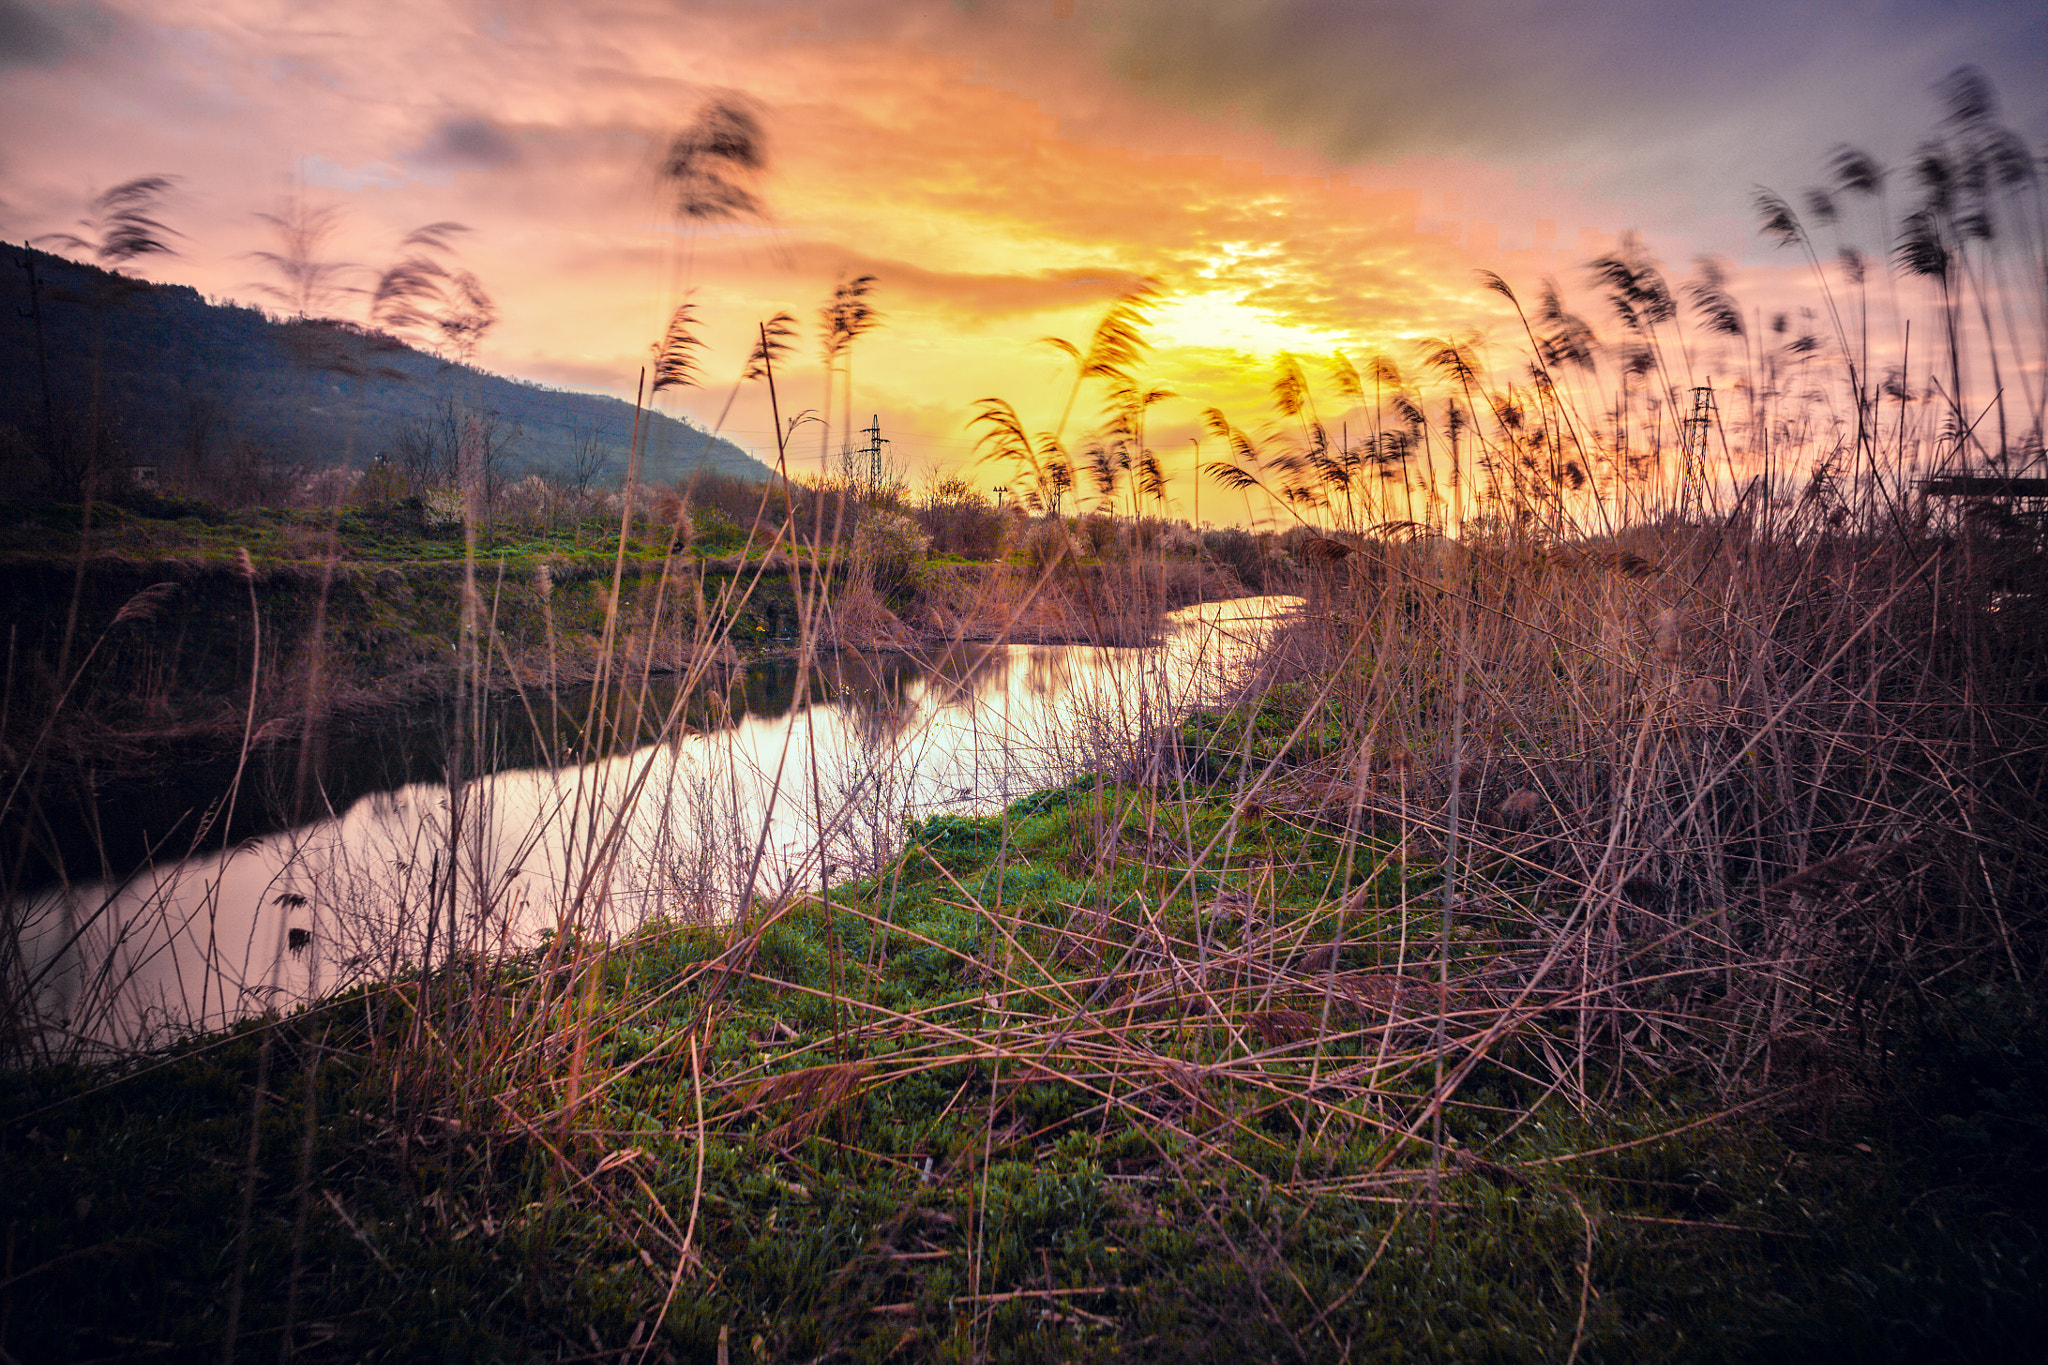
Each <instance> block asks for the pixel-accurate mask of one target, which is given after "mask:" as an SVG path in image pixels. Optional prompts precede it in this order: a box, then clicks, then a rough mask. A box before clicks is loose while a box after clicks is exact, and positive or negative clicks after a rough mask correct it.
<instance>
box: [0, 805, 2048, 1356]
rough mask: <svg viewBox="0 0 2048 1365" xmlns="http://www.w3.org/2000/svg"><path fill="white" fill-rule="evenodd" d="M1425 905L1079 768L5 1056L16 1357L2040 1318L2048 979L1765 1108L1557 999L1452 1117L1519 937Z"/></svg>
mask: <svg viewBox="0 0 2048 1365" xmlns="http://www.w3.org/2000/svg"><path fill="white" fill-rule="evenodd" d="M1438 891H1439V887H1438V884H1437V882H1436V878H1435V875H1434V873H1433V872H1432V870H1431V869H1430V868H1429V867H1427V866H1426V865H1424V864H1422V863H1421V862H1420V861H1418V860H1410V861H1407V862H1404V861H1403V860H1402V859H1401V858H1399V857H1397V856H1394V849H1393V848H1392V847H1391V846H1390V845H1388V844H1386V843H1385V842H1384V841H1376V839H1375V837H1374V836H1372V835H1369V834H1368V835H1365V836H1362V837H1360V838H1357V839H1349V838H1346V837H1343V836H1342V834H1341V832H1332V831H1331V830H1329V829H1327V828H1322V827H1319V826H1317V825H1316V823H1315V822H1313V821H1309V822H1300V821H1289V820H1288V819H1286V818H1283V817H1282V816H1280V815H1277V814H1271V813H1269V814H1266V815H1264V816H1260V817H1250V816H1247V815H1246V813H1245V812H1244V811H1242V810H1239V811H1237V812H1236V813H1235V814H1233V812H1232V809H1231V807H1230V806H1229V804H1228V803H1226V802H1222V801H1214V800H1204V799H1199V798H1197V799H1191V800H1188V801H1175V800H1169V799H1164V798H1162V797H1161V795H1160V794H1158V793H1155V792H1148V791H1138V790H1134V789H1128V788H1119V787H1113V786H1108V787H1102V788H1097V787H1096V786H1095V785H1094V784H1092V783H1090V782H1086V781H1084V782H1082V783H1078V784H1076V785H1075V786H1074V787H1070V788H1068V789H1064V790H1062V791H1058V792H1051V793H1042V794H1040V795H1038V796H1036V797H1032V798H1028V799H1027V800H1025V801H1023V802H1020V803H1018V804H1016V805H1014V806H1012V807H1011V808H1010V809H1009V810H1008V811H1006V812H1004V813H1002V814H1000V815H996V816H990V817H987V818H962V817H937V818H933V819H930V820H927V821H925V822H924V823H923V824H922V825H921V826H919V827H918V828H917V829H916V830H915V831H914V837H913V840H912V843H911V845H910V847H909V849H908V850H907V851H906V852H905V853H904V854H903V855H902V856H901V857H900V858H899V859H898V860H897V861H896V862H895V863H893V864H892V865H890V866H889V867H887V868H885V869H883V871H882V872H881V873H880V874H879V875H877V876H873V877H869V878H867V879H864V880H862V881H860V882H857V883H853V884H849V885H843V886H840V887H837V888H834V889H833V891H832V893H831V895H830V897H829V899H827V898H818V897H814V898H812V899H810V900H808V901H803V902H800V903H797V904H795V905H792V906H786V907H784V908H782V909H781V910H780V912H776V913H771V912H769V911H765V910H764V911H761V912H760V913H759V914H758V915H757V918H756V920H755V922H754V923H752V924H750V925H749V926H747V928H746V931H745V932H743V933H741V932H736V931H734V930H732V929H730V928H706V927H701V926H700V927H692V926H685V925H675V924H655V925H651V926H649V927H648V928H647V929H646V930H645V931H644V932H643V933H641V934H640V935H639V936H637V937H636V938H634V939H633V940H631V941H629V942H623V943H616V944H610V945H600V944H588V943H586V944H577V943H566V944H565V943H550V944H547V945H544V946H543V947H542V948H541V949H540V950H538V951H537V952H535V953H533V954H530V955H528V956H526V957H523V958H521V959H518V960H517V961H514V962H511V963H509V964H501V965H499V966H496V967H487V966H485V965H483V964H477V963H463V964H456V965H454V966H451V967H450V968H448V969H447V970H446V971H443V972H442V973H440V974H439V975H438V976H437V977H436V978H435V979H434V981H433V983H432V988H431V990H430V992H429V995H428V1001H429V1004H428V1007H427V1010H426V1012H425V1014H424V1015H422V1014H419V1013H416V1011H415V1009H414V1006H415V1004H416V1003H417V996H416V995H415V994H414V993H413V992H414V991H416V989H417V985H416V983H415V985H413V986H409V987H405V988H400V989H389V988H386V989H378V990H370V991H358V992H356V993H355V994H353V995H351V996H348V997H346V998H343V999H339V1000H335V1001H332V1002H330V1003H328V1004H327V1005H325V1006H323V1007H321V1008H318V1009H315V1010H310V1011H304V1012H300V1013H297V1014H294V1015H291V1016H289V1017H286V1018H283V1019H279V1020H271V1021H262V1022H256V1023H251V1024H249V1025H246V1026H244V1027H243V1028H241V1029H239V1030H237V1031H235V1032H234V1033H232V1034H229V1035H224V1036H215V1037H208V1038H199V1039H193V1040H190V1041H188V1042H185V1043H183V1044H181V1045H179V1046H177V1047H174V1048H172V1049H170V1050H169V1051H167V1052H165V1053H164V1054H162V1055H161V1056H157V1057H152V1058H149V1059H145V1060H142V1061H139V1062H135V1063H132V1064H129V1065H126V1066H123V1067H118V1068H114V1069H109V1070H87V1069H76V1068H71V1069H60V1070H49V1071H41V1072H34V1073H29V1074H20V1075H13V1076H9V1077H6V1078H5V1079H4V1080H0V1167H4V1169H5V1171H6V1172H7V1178H6V1180H5V1181H4V1182H0V1228H4V1233H5V1239H6V1240H5V1263H4V1269H0V1348H4V1350H5V1351H6V1352H7V1356H6V1358H8V1359H16V1360H22V1361H44V1360H89V1359H164V1360H174V1359H194V1360H198V1359H207V1360H212V1359H218V1358H226V1357H227V1355H228V1354H229V1351H228V1345H229V1343H228V1341H227V1339H226V1338H227V1336H228V1334H229V1326H230V1316H231V1314H232V1316H233V1332H234V1342H233V1347H234V1351H233V1354H234V1355H235V1356H236V1358H241V1359H255V1358H271V1357H275V1356H279V1354H280V1346H281V1344H283V1343H286V1342H287V1341H288V1343H289V1346H290V1347H291V1350H290V1352H289V1354H290V1355H292V1356H293V1357H294V1358H304V1359H316V1360H319V1359H336V1360H341V1359H349V1360H356V1359H379V1360H424V1359H448V1360H567V1359H579V1360H600V1359H604V1360H609V1359H619V1360H627V1359H633V1360H637V1359H650V1360H669V1359H672V1360H692V1361H695V1360H701V1361H707V1362H709V1361H713V1360H721V1361H722V1360H728V1359H729V1360H733V1361H752V1360H760V1361H769V1360H775V1361H781V1360H818V1359H834V1360H837V1359H847V1360H862V1361H886V1360H979V1359H987V1360H1003V1361H1067V1360H1111V1359H1144V1360H1212V1359H1252V1360H1294V1359H1306V1360H1318V1361H1320V1360H1358V1361H1405V1360H1441V1361H1568V1360H1573V1359H1577V1360H1582V1361H1600V1360H1608V1361H1657V1360H1671V1361H1718V1360H1730V1361H1734V1360H1745V1361H1746V1360H1785V1361H1795V1360H1796V1361H1813V1360H1844V1361H1847V1360H1856V1361H1874V1360H1900V1361H1904V1360H1914V1361H1920V1360H1935V1359H1946V1360H1988V1359H2021V1358H2027V1357H2028V1356H2029V1355H2030V1354H2032V1353H2033V1352H2034V1351H2035V1350H2036V1349H2037V1347H2038V1342H2039V1341H2040V1340H2042V1339H2043V1338H2042V1336H2041V1333H2042V1332H2043V1330H2044V1329H2048V1272H2044V1266H2043V1262H2042V1253H2043V1247H2042V1243H2041V1238H2040V1233H2039V1228H2040V1222H2039V1218H2040V1215H2041V1212H2042V1209H2043V1193H2044V1187H2043V1183H2042V1178H2041V1170H2042V1165H2043V1162H2042V1158H2043V1156H2044V1154H2048V1125H2044V1121H2043V1118H2042V1114H2043V1112H2044V1108H2048V1106H2044V1104H2043V1099H2044V1096H2048V1035H2044V1030H2043V1027H2042V1023H2041V1017H2040V1015H2039V1013H2038V1011H2036V1010H2034V1009H2033V1008H2032V1007H2031V1006H2029V1005H2028V1004H2027V1002H2025V1001H2024V1000H2022V999H2020V998H2018V997H2013V996H1991V995H1984V996H1980V997H1974V998H1972V999H1971V1000H1970V1001H1968V1002H1967V1008H1960V1007H1955V1006H1951V1007H1950V1008H1948V1009H1946V1010H1945V1011H1943V1012H1942V1013H1939V1014H1930V1015H1928V1016H1927V1017H1926V1018H1924V1019H1921V1020H1919V1021H1917V1022H1916V1023H1915V1024H1914V1026H1913V1027H1912V1028H1911V1029H1910V1030H1905V1031H1901V1032H1900V1033H1899V1034H1898V1035H1897V1036H1896V1037H1894V1038H1891V1039H1890V1040H1889V1041H1886V1042H1884V1043H1883V1045H1882V1046H1880V1045H1878V1044H1877V1043H1876V1042H1873V1043H1872V1044H1871V1045H1870V1046H1869V1047H1867V1049H1866V1050H1865V1052H1864V1053H1863V1054H1861V1055H1862V1057H1863V1060H1862V1061H1861V1062H1858V1063H1855V1064H1837V1065H1835V1066H1834V1067H1832V1068H1831V1069H1830V1070H1828V1071H1827V1072H1825V1073H1815V1074H1814V1075H1812V1076H1809V1077H1806V1078H1804V1079H1803V1080H1802V1081H1801V1082H1800V1083H1797V1084H1793V1085H1789V1086H1785V1087H1780V1088H1779V1089H1777V1090H1775V1091H1773V1092H1768V1093H1765V1092H1759V1093H1757V1094H1752V1095H1746V1096H1745V1095H1730V1094H1727V1093H1711V1092H1709V1091H1708V1090H1707V1089H1706V1088H1704V1087H1703V1086H1701V1085H1699V1084H1697V1083H1696V1081H1694V1080H1693V1079H1690V1078H1688V1077H1687V1075H1685V1074H1684V1073H1683V1071H1674V1072H1673V1073H1672V1074H1669V1075H1665V1076H1661V1077H1656V1078H1653V1079H1651V1080H1648V1081H1647V1082H1640V1083H1629V1078H1627V1077H1621V1076H1602V1075H1601V1074H1600V1065H1601V1063H1600V1059H1599V1058H1598V1057H1597V1056H1596V1057H1592V1058H1587V1059H1582V1060H1581V1061H1580V1062H1579V1063H1577V1064H1576V1065H1577V1066H1578V1068H1579V1072H1582V1073H1583V1075H1584V1081H1583V1085H1579V1084H1577V1083H1575V1084H1574V1085H1572V1086H1560V1085H1559V1084H1558V1082H1557V1080H1556V1079H1555V1077H1556V1075H1557V1072H1558V1068H1557V1067H1556V1066H1555V1065H1546V1060H1545V1059H1546V1057H1547V1058H1548V1059H1549V1062H1550V1063H1555V1062H1556V1061H1557V1060H1558V1053H1559V1052H1560V1050H1562V1049H1565V1048H1566V1047H1567V1046H1568V1042H1569V1037H1570V1023H1569V1019H1568V1017H1567V1013H1566V1012H1561V1011H1556V1010H1552V1011H1545V1010H1543V1009H1540V1008H1535V1009H1525V1010H1523V1011H1522V1012H1521V1013H1520V1014H1518V1015H1516V1016H1515V1021H1516V1022H1515V1024H1514V1026H1513V1027H1512V1028H1511V1029H1507V1030H1504V1031H1499V1036H1498V1037H1496V1038H1495V1039H1494V1040H1493V1041H1492V1042H1490V1043H1488V1044H1487V1045H1486V1048H1485V1051H1486V1053H1487V1059H1486V1060H1485V1061H1484V1062H1483V1063H1482V1064H1480V1065H1478V1066H1477V1067H1476V1068H1473V1069H1471V1070H1470V1071H1469V1073H1468V1074H1467V1075H1466V1076H1465V1077H1464V1079H1463V1082H1462V1084H1461V1085H1460V1086H1459V1088H1458V1089H1457V1091H1456V1094H1455V1096H1454V1099H1453V1102H1452V1103H1449V1104H1447V1105H1445V1106H1444V1107H1442V1108H1441V1110H1440V1111H1438V1113H1439V1114H1440V1121H1439V1119H1438V1117H1437V1116H1435V1115H1432V1113H1431V1112H1430V1110H1429V1108H1428V1106H1427V1104H1426V1099H1427V1097H1428V1096H1429V1095H1430V1094H1431V1092H1432V1089H1433V1087H1435V1086H1436V1084H1437V1080H1438V1077H1439V1075H1440V1071H1439V1067H1440V1058H1441V1059H1448V1060H1449V1061H1451V1062H1455V1061H1456V1060H1458V1059H1460V1058H1462V1057H1465V1056H1467V1055H1469V1054H1470V1053H1471V1051H1472V1050H1473V1049H1472V1047H1471V1046H1470V1045H1471V1044H1473V1043H1474V1042H1475V1039H1476V1038H1477V1037H1478V1036H1479V1034H1480V1033H1482V1032H1484V1031H1485V1030H1486V1027H1487V1026H1490V1025H1491V1024H1493V1023H1494V1022H1497V1021H1498V1020H1500V1019H1501V1018H1503V1017H1504V1016H1503V1013H1502V1008H1501V1006H1500V1005H1499V1004H1498V1001H1499V999H1500V994H1501V991H1502V989H1503V987H1502V985H1501V981H1502V973H1503V972H1504V971H1505V970H1506V967H1504V964H1511V963H1512V962H1513V960H1514V956H1515V953H1516V952H1517V951H1518V948H1517V943H1516V941H1515V932H1516V931H1515V930H1514V929H1513V927H1512V926H1507V927H1503V926H1499V925H1491V926H1478V927H1470V928H1465V929H1462V930H1461V929H1460V928H1459V927H1458V926H1452V931H1451V933H1449V934H1444V933H1442V932H1441V931H1442V930H1443V929H1444V927H1445V926H1443V925H1442V924H1441V923H1440V922H1439V921H1438V919H1437V907H1439V906H1440V904H1441V898H1440V896H1439V895H1438ZM1529 909H1530V913H1531V916H1532V923H1535V922H1538V921H1536V920H1535V919H1534V916H1535V915H1536V914H1537V912H1538V911H1539V910H1540V907H1539V906H1536V905H1534V904H1532V905H1531V906H1530V907H1529ZM1445 942H1448V943H1449V944H1450V951H1449V953H1448V955H1447V956H1446V955H1442V954H1441V953H1440V952H1439V950H1438V948H1437V947H1436V946H1435V945H1439V944H1442V943H1445ZM1574 1074H1578V1073H1574ZM1545 1077H1550V1079H1547V1080H1546V1079H1544V1078H1545ZM1717 1116H1718V1117H1717ZM252 1138H253V1141H252ZM252 1158H253V1160H252ZM287 1333H289V1336H288V1337H287V1335H286V1334H287Z"/></svg>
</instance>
